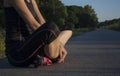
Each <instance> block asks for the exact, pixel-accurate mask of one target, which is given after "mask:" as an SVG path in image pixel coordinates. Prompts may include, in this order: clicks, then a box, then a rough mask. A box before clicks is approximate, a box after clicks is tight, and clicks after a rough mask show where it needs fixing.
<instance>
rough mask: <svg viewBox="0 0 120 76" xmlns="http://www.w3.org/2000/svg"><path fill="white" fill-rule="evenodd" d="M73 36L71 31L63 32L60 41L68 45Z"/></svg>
mask: <svg viewBox="0 0 120 76" xmlns="http://www.w3.org/2000/svg"><path fill="white" fill-rule="evenodd" d="M71 36H72V31H71V30H64V31H62V32H61V33H60V34H59V36H58V38H57V39H58V40H59V41H60V42H61V43H62V44H63V45H65V44H66V43H67V41H68V40H69V39H70V37H71Z"/></svg>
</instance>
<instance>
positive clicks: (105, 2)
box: [61, 0, 120, 22]
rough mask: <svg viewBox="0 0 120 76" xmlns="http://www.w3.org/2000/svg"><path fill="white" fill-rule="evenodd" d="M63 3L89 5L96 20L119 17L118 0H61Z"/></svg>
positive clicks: (119, 7) (119, 0) (119, 3)
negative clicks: (93, 11) (94, 13)
mask: <svg viewBox="0 0 120 76" xmlns="http://www.w3.org/2000/svg"><path fill="white" fill-rule="evenodd" d="M61 1H62V3H64V4H65V5H78V6H83V7H84V6H85V5H87V4H89V5H91V6H92V8H93V9H94V10H95V12H96V14H97V17H98V21H99V22H102V21H105V20H112V19H116V18H120V0H61Z"/></svg>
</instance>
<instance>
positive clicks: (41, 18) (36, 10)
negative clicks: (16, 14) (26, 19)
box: [32, 0, 46, 25]
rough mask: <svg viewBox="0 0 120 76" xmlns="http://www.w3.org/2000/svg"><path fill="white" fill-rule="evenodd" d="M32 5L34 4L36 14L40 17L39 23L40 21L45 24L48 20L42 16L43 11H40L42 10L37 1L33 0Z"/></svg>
mask: <svg viewBox="0 0 120 76" xmlns="http://www.w3.org/2000/svg"><path fill="white" fill-rule="evenodd" d="M32 5H33V8H34V10H35V13H36V15H37V18H38V21H39V23H40V24H41V25H42V24H44V23H45V22H46V21H45V19H44V18H43V16H42V14H41V12H40V10H39V8H38V6H37V3H36V1H35V0H32Z"/></svg>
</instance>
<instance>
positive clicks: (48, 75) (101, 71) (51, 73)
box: [0, 29, 120, 76]
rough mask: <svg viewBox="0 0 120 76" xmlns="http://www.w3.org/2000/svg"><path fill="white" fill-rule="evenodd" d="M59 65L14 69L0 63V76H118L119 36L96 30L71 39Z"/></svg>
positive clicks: (119, 61)
mask: <svg viewBox="0 0 120 76" xmlns="http://www.w3.org/2000/svg"><path fill="white" fill-rule="evenodd" d="M66 49H67V51H68V56H67V58H66V62H65V63H63V64H55V65H53V66H40V67H38V68H17V67H13V66H11V65H10V64H9V63H8V61H7V59H6V58H5V59H0V76H120V32H116V31H111V30H103V29H99V30H96V31H91V32H88V33H85V34H83V35H80V36H77V37H73V38H71V39H70V41H69V42H68V43H67V45H66Z"/></svg>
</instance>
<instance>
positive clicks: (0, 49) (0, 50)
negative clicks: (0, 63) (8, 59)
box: [0, 39, 5, 58]
mask: <svg viewBox="0 0 120 76" xmlns="http://www.w3.org/2000/svg"><path fill="white" fill-rule="evenodd" d="M4 57H5V43H4V40H2V39H0V58H4Z"/></svg>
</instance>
